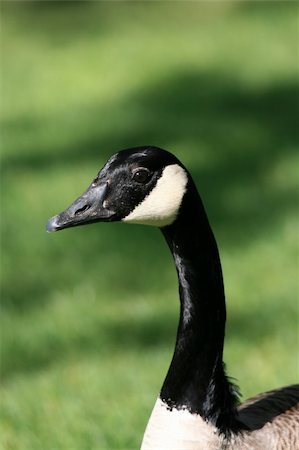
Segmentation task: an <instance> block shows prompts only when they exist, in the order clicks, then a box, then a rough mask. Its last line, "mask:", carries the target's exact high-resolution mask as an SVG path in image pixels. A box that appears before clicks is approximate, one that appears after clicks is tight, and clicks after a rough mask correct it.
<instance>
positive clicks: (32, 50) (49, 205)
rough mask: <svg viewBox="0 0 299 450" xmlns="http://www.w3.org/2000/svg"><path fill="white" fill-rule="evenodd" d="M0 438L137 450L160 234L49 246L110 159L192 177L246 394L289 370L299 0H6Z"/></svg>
mask: <svg viewBox="0 0 299 450" xmlns="http://www.w3.org/2000/svg"><path fill="white" fill-rule="evenodd" d="M1 9H2V18H1V22H2V36H1V45H2V70H1V78H2V100H3V102H2V108H1V109H2V131H3V139H2V144H3V159H2V187H3V196H2V203H1V212H2V217H3V220H2V225H3V226H2V229H3V235H2V236H3V237H2V248H3V250H2V286H3V290H2V297H1V299H2V313H1V374H2V384H1V422H0V427H1V430H0V447H1V448H3V449H5V450H56V449H57V450H85V449H86V450H87V449H137V448H138V446H139V444H140V441H141V438H142V434H143V431H144V428H145V425H146V422H147V419H148V416H149V413H150V411H151V408H152V406H153V404H154V401H155V398H156V395H157V393H158V391H159V388H160V386H161V383H162V380H163V377H164V375H165V372H166V370H167V368H168V364H169V361H170V358H171V355H172V350H173V344H174V339H175V333H176V324H177V318H178V300H177V286H176V275H175V270H174V267H173V264H172V260H171V256H170V255H169V253H168V249H167V248H166V245H165V244H164V242H163V240H162V237H161V235H160V234H159V232H158V230H155V229H151V228H147V227H138V226H132V225H131V226H129V225H123V224H95V225H92V226H89V227H82V228H75V229H70V230H68V231H65V232H61V233H57V234H52V235H48V234H46V232H45V222H46V221H47V219H48V217H50V216H52V215H53V214H55V213H57V212H59V211H60V210H62V209H64V208H65V207H66V206H67V205H68V204H69V203H70V202H71V201H72V200H73V199H74V198H75V197H76V196H78V195H79V194H80V193H81V192H82V191H83V190H84V189H85V188H86V186H87V185H88V184H89V182H90V181H91V179H92V178H93V177H94V176H95V174H96V173H97V171H98V170H99V169H100V168H101V167H102V165H103V164H104V163H105V161H106V159H107V158H108V157H109V156H110V155H111V154H113V153H114V152H115V151H117V150H118V149H121V148H126V147H130V146H136V145H146V144H153V145H158V146H161V147H164V148H166V149H169V150H171V151H172V152H174V153H175V154H176V155H177V156H178V157H179V158H180V159H181V160H182V161H183V162H184V163H185V165H186V166H187V167H188V168H189V169H190V171H191V173H192V174H193V176H194V179H195V181H196V183H197V185H198V188H199V190H200V192H201V194H202V197H203V200H204V203H205V205H206V209H207V212H208V215H209V217H210V221H211V224H212V226H213V229H214V231H215V234H216V237H217V240H218V244H219V248H220V252H221V256H222V264H223V270H224V278H225V286H226V295H227V306H228V324H227V336H226V347H225V361H226V363H227V367H228V372H229V374H230V375H231V376H233V377H235V378H236V379H237V380H238V383H239V384H240V386H241V390H242V392H243V395H244V397H245V398H246V397H248V396H250V395H253V394H255V393H257V392H259V391H263V390H266V389H270V388H274V387H277V386H279V385H285V384H288V383H293V382H296V379H297V376H298V365H297V364H298V359H297V357H298V353H297V352H298V322H297V321H298V281H297V277H298V179H297V178H298V151H297V150H298V135H297V133H296V126H297V121H298V103H297V102H298V44H297V38H298V35H297V31H298V30H297V27H298V3H296V2H286V1H284V2H269V1H267V2H246V1H241V2H232V1H227V2H224V1H222V2H131V3H130V2H111V3H109V2H90V3H89V2H65V3H64V2H42V1H39V2H32V3H31V2H3V1H2V2H1Z"/></svg>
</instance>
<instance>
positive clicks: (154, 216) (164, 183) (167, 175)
mask: <svg viewBox="0 0 299 450" xmlns="http://www.w3.org/2000/svg"><path fill="white" fill-rule="evenodd" d="M187 182H188V175H187V173H186V171H185V170H184V169H183V168H182V167H181V166H179V165H178V164H172V165H171V166H166V167H165V169H164V170H163V172H162V175H161V177H160V178H159V179H158V181H157V184H156V186H155V187H154V189H153V190H152V191H151V192H150V193H149V194H148V195H147V196H146V197H145V199H144V200H143V201H142V202H141V203H140V204H139V205H137V206H136V207H135V209H133V211H132V212H130V214H128V215H127V216H126V217H124V218H123V219H122V220H123V221H124V222H130V223H140V224H143V225H153V226H156V227H164V226H166V225H170V224H171V223H173V222H174V220H175V219H176V217H177V214H178V212H179V208H180V206H181V203H182V200H183V196H184V194H185V192H186V188H187Z"/></svg>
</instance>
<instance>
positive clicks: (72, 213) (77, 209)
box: [47, 183, 115, 232]
mask: <svg viewBox="0 0 299 450" xmlns="http://www.w3.org/2000/svg"><path fill="white" fill-rule="evenodd" d="M107 189H108V183H101V184H99V185H97V186H93V185H92V184H91V185H90V186H89V188H88V189H87V191H85V192H84V193H83V194H82V195H81V197H79V198H77V200H75V201H74V202H73V203H72V204H71V205H70V206H69V207H68V208H67V209H65V210H64V211H62V212H61V213H60V214H57V215H56V216H54V217H52V218H51V219H49V220H48V223H47V231H48V232H51V231H59V230H62V229H63V228H69V227H76V226H79V225H84V224H87V223H91V222H100V221H102V222H106V221H110V220H112V218H113V216H114V215H115V213H114V211H111V210H109V209H107V208H105V207H104V205H103V202H104V200H105V196H106V193H107Z"/></svg>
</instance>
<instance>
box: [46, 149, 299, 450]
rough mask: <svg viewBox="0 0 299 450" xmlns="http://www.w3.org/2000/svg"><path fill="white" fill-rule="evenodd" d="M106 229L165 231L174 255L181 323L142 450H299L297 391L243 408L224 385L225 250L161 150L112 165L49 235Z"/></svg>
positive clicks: (126, 155) (136, 152)
mask: <svg viewBox="0 0 299 450" xmlns="http://www.w3.org/2000/svg"><path fill="white" fill-rule="evenodd" d="M98 221H106V222H111V221H124V222H128V223H137V224H138V223H140V224H145V225H152V226H156V227H158V228H160V230H161V231H162V234H163V236H164V238H165V240H166V242H167V244H168V246H169V249H170V251H171V253H172V255H173V259H174V263H175V266H176V270H177V275H178V282H179V295H180V304H181V308H180V318H179V325H178V332H177V338H176V345H175V350H174V354H173V358H172V361H171V364H170V367H169V370H168V373H167V375H166V378H165V381H164V383H163V386H162V389H161V391H160V395H159V397H158V399H157V401H156V404H155V406H154V409H153V412H152V414H151V417H150V419H149V422H148V425H147V428H146V431H145V434H144V438H143V442H142V445H141V449H142V450H220V449H221V450H222V449H223V450H296V449H299V385H293V386H289V387H285V388H281V389H278V390H277V391H273V392H268V393H265V394H262V395H260V396H257V397H255V398H254V399H251V400H249V401H247V402H245V403H244V404H242V405H239V402H238V390H237V389H236V387H235V386H234V385H233V384H231V383H230V381H229V379H228V378H227V377H226V374H225V371H224V366H223V342H224V331H225V321H226V310H225V297H224V288H223V280H222V271H221V264H220V258H219V254H218V248H217V244H216V241H215V238H214V235H213V232H212V230H211V228H210V225H209V222H208V219H207V216H206V213H205V210H204V207H203V204H202V202H201V199H200V196H199V194H198V192H197V189H196V186H195V184H194V182H193V180H192V178H191V176H190V174H189V172H188V171H187V169H186V168H185V167H184V166H183V165H182V164H181V162H180V161H179V160H178V159H177V158H176V157H175V156H174V155H172V154H171V153H169V152H167V151H165V150H162V149H159V148H156V147H138V148H134V149H127V150H123V151H121V152H118V153H117V154H115V155H114V156H112V157H111V158H110V159H109V161H108V162H107V163H106V165H105V166H104V167H103V169H102V170H101V171H100V172H99V174H98V175H97V177H96V178H95V179H94V180H93V182H92V183H91V185H90V186H89V187H88V189H87V190H86V191H85V192H84V193H83V194H82V196H81V197H79V198H78V199H77V200H75V201H74V202H73V203H72V204H71V205H70V206H69V207H68V208H67V209H66V210H65V211H63V212H62V213H60V214H58V215H56V216H54V217H53V218H52V219H50V220H49V222H48V225H47V230H48V231H57V230H60V229H63V228H67V227H72V226H77V225H82V224H86V223H91V222H98Z"/></svg>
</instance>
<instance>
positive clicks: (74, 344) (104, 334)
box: [1, 304, 288, 382]
mask: <svg viewBox="0 0 299 450" xmlns="http://www.w3.org/2000/svg"><path fill="white" fill-rule="evenodd" d="M277 317H279V318H280V324H282V323H283V322H285V321H288V317H287V316H286V315H285V306H284V304H281V305H279V306H276V309H275V314H273V315H272V314H269V310H268V309H267V308H265V307H263V305H260V306H259V307H257V306H256V307H254V308H251V309H250V310H248V309H247V310H246V311H244V312H239V313H238V315H237V316H236V315H235V314H233V315H232V316H231V317H229V318H228V333H227V334H228V336H227V341H229V340H232V341H233V340H238V341H239V342H242V341H244V342H250V343H251V346H252V347H253V348H254V347H255V346H258V345H261V343H262V342H263V341H264V340H267V341H269V340H271V339H275V337H276V336H277ZM177 322H178V311H174V310H173V309H172V310H169V313H168V315H167V320H166V318H165V316H164V315H162V314H157V313H154V314H153V313H151V314H149V315H144V316H143V317H140V316H139V317H138V318H136V319H132V317H117V318H114V319H113V320H109V322H106V321H103V320H102V319H101V318H94V320H93V321H92V322H91V323H90V324H89V326H88V327H86V328H82V327H81V328H80V329H78V332H77V333H76V334H75V335H73V336H72V338H70V339H69V340H66V339H64V340H62V339H61V338H60V336H59V334H57V333H55V330H53V332H52V333H51V334H50V335H45V336H43V337H42V338H41V341H40V342H39V343H38V344H37V345H34V346H33V347H31V348H28V346H27V345H26V342H21V341H16V342H14V343H13V344H12V346H11V347H10V348H8V349H7V350H6V352H3V355H2V370H1V377H2V380H3V381H4V382H5V381H8V380H11V377H12V376H18V375H19V374H26V373H30V372H32V371H33V372H35V371H40V370H44V369H45V368H48V367H51V366H52V365H54V364H56V363H59V362H62V361H65V360H67V359H70V360H72V359H73V358H76V359H78V358H79V359H80V358H81V357H82V358H85V357H86V356H87V355H91V354H93V355H96V356H97V357H98V358H99V361H100V360H101V357H105V356H107V355H109V354H111V353H113V355H114V356H117V354H126V353H128V354H132V353H135V354H138V353H139V352H143V351H148V350H150V349H155V348H157V349H167V350H169V349H170V348H171V347H174V343H175V335H176V327H177ZM251 324H254V328H253V327H252V325H251ZM170 357H171V350H170V355H169V361H168V362H169V363H170ZM244 357H245V355H244ZM168 362H167V361H166V362H165V364H166V365H167V363H168ZM232 375H233V374H232Z"/></svg>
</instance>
